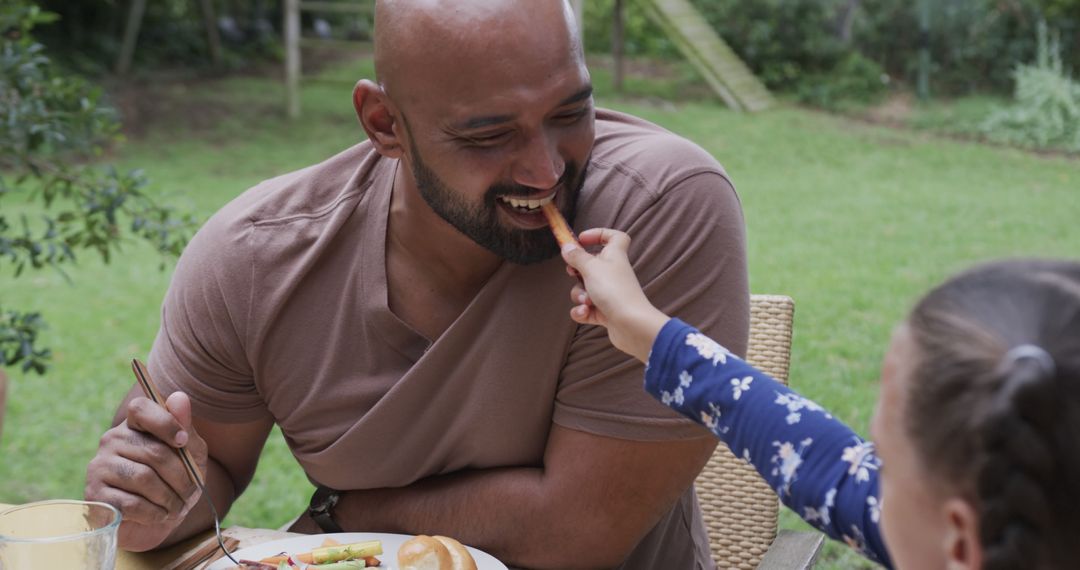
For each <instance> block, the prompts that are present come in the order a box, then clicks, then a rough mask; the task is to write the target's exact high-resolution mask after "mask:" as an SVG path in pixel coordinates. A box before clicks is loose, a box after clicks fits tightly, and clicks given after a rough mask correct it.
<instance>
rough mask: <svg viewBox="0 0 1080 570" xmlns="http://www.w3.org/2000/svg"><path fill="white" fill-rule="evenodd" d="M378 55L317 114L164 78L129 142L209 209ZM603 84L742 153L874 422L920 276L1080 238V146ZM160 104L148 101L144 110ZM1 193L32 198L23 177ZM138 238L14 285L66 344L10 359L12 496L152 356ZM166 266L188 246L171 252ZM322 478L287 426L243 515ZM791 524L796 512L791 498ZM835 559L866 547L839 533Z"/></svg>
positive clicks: (808, 311) (56, 494) (319, 136)
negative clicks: (949, 133) (892, 341)
mask: <svg viewBox="0 0 1080 570" xmlns="http://www.w3.org/2000/svg"><path fill="white" fill-rule="evenodd" d="M360 76H368V77H370V76H371V67H370V63H367V62H361V63H359V64H349V65H341V66H337V67H335V68H334V69H332V70H331V71H328V72H325V73H324V74H323V75H322V78H323V79H326V80H327V81H318V82H310V83H307V84H306V85H305V90H304V108H305V116H304V118H303V120H301V121H297V122H295V123H289V122H286V121H284V120H283V119H282V99H283V95H282V88H281V85H280V83H279V82H278V81H277V79H276V77H271V78H260V77H241V78H233V79H227V80H222V81H216V82H193V83H187V84H174V85H164V86H161V87H158V88H155V89H152V90H149V92H148V94H147V95H146V96H149V97H155V98H158V99H160V100H161V101H165V102H167V103H162V104H161V105H160V108H159V109H158V111H159V113H155V115H160V116H155V119H154V120H153V121H152V122H149V123H146V124H141V125H139V127H140V131H143V134H141V135H140V136H139V137H137V138H133V139H132V140H130V141H128V143H127V144H125V145H123V146H122V147H121V148H119V149H118V151H117V154H116V156H115V157H113V158H114V159H115V160H116V161H117V162H118V163H119V164H120V165H121V166H122V167H141V168H144V169H145V170H146V171H147V173H148V175H149V176H150V177H151V179H152V181H153V182H154V186H155V187H156V188H157V190H158V192H160V194H161V195H162V196H163V197H164V199H166V200H168V201H169V202H171V203H173V204H175V205H177V206H178V207H180V208H182V209H186V210H189V211H193V212H195V213H196V215H197V216H198V217H199V218H200V219H205V218H206V217H207V216H209V215H210V214H211V213H212V212H213V211H215V210H216V209H217V208H218V207H220V206H221V205H222V204H224V203H225V202H227V201H228V200H230V199H231V198H232V197H234V196H235V195H237V194H238V193H240V192H242V191H243V190H244V189H246V188H248V187H250V186H251V185H253V184H255V183H256V182H258V181H260V180H262V179H265V178H268V177H271V176H274V175H276V174H280V173H283V172H286V171H289V170H293V169H296V168H299V167H302V166H305V165H308V164H311V163H313V162H316V161H319V160H321V159H323V158H325V157H327V156H329V155H331V154H333V153H335V152H337V151H338V150H340V149H342V148H344V147H346V146H348V145H350V144H352V143H354V142H356V141H357V140H359V139H360V138H361V137H362V131H361V130H360V129H359V127H358V125H357V123H356V119H355V117H354V116H353V113H352V109H351V104H350V89H351V85H350V83H351V81H353V80H355V79H356V78H357V77H360ZM596 82H597V85H598V86H599V90H598V98H599V102H600V103H601V104H602V105H606V106H611V107H615V108H618V109H621V110H624V111H628V112H630V113H634V114H637V115H640V116H642V117H644V118H647V119H649V120H652V121H655V122H657V123H659V124H661V125H663V126H665V127H667V128H669V129H671V130H673V131H675V132H677V133H680V134H682V135H684V136H686V137H688V138H690V139H692V140H694V141H696V142H698V143H699V144H701V145H702V146H703V147H705V148H706V149H708V150H709V151H710V152H711V153H712V154H713V155H714V156H716V157H717V158H718V159H719V160H720V161H721V162H722V163H723V164H724V165H725V166H726V167H727V168H728V170H729V172H730V173H731V175H732V177H733V178H734V180H735V183H736V186H737V188H738V190H739V193H740V196H741V198H742V203H743V206H744V209H745V215H746V222H747V227H748V229H749V244H750V271H751V285H752V289H753V291H755V292H759V293H782V294H787V295H790V296H792V297H793V298H794V299H795V303H796V315H797V316H796V321H795V322H796V326H795V340H794V356H793V370H792V383H793V384H794V385H795V386H796V387H797V388H798V389H799V390H801V391H803V392H804V393H806V394H807V395H808V396H810V397H812V398H814V399H816V400H818V401H819V402H820V403H822V404H823V405H825V406H826V407H828V408H831V409H832V410H833V412H834V413H835V414H836V415H837V416H839V417H840V418H842V419H844V420H845V421H847V422H849V423H850V424H851V425H852V426H854V427H855V428H856V429H857V430H858V431H860V432H862V433H866V427H867V422H868V418H869V416H870V413H871V411H872V409H873V403H874V400H875V397H876V393H877V387H876V381H877V377H878V370H879V363H880V361H881V357H882V353H883V349H884V347H885V346H886V343H887V341H888V338H889V335H890V331H891V329H892V327H893V326H894V325H895V324H896V323H897V322H898V321H899V319H900V318H901V317H902V316H903V315H904V313H905V312H906V310H907V309H908V307H909V306H910V305H911V304H912V302H913V301H914V300H915V299H916V298H917V296H918V295H919V294H920V292H922V291H924V290H926V289H927V288H928V287H930V286H931V285H933V284H935V283H936V282H938V281H940V280H941V279H943V278H944V277H945V276H947V275H949V274H950V273H953V272H954V271H957V270H959V269H961V268H964V267H966V266H968V265H970V264H972V263H975V262H978V261H980V260H986V259H990V258H995V257H1001V256H1009V255H1043V256H1066V255H1076V252H1078V251H1080V231H1078V230H1077V229H1076V227H1077V226H1076V220H1077V219H1078V218H1080V161H1077V160H1068V159H1064V158H1046V157H1039V156H1034V155H1032V154H1027V153H1024V152H1020V151H1013V150H1007V149H1001V148H991V147H986V146H980V145H977V144H972V143H958V142H954V141H949V140H942V139H937V138H932V137H930V136H928V135H924V134H920V133H918V132H902V131H894V130H889V129H886V128H881V127H873V126H867V125H866V124H864V123H859V122H850V121H847V120H845V119H842V118H838V117H836V116H830V115H825V114H817V113H813V112H808V111H804V110H798V109H794V108H779V109H776V110H773V111H769V112H767V113H763V114H760V115H743V114H736V113H732V112H729V111H727V110H726V109H724V108H723V107H722V106H720V105H719V104H713V103H708V102H702V101H696V102H684V103H676V104H674V105H673V104H669V103H665V104H655V103H653V102H650V101H655V99H652V98H654V97H657V96H664V95H665V94H668V95H670V94H671V93H674V92H675V91H676V90H677V87H675V88H672V89H668V90H664V89H657V88H656V86H650V87H649V90H648V92H647V93H646V94H647V95H648V96H649V98H643V97H627V98H625V99H616V98H613V97H612V96H611V91H610V89H609V88H608V87H606V86H608V85H610V79H609V78H608V77H607V76H606V74H604V73H602V72H597V81H596ZM144 116H145V115H144ZM0 204H2V207H4V208H13V209H15V208H19V204H18V203H16V202H13V201H12V199H11V198H10V197H8V198H7V199H5V201H4V202H2V203H0ZM160 262H161V259H159V258H158V257H157V256H156V254H154V253H152V252H150V251H149V250H148V248H146V247H142V246H141V245H140V244H136V243H132V244H131V245H130V246H128V247H127V248H126V250H125V254H124V255H121V256H118V257H117V258H116V260H115V261H114V263H113V264H112V265H108V266H106V265H103V264H102V263H100V262H99V261H97V260H95V259H93V258H91V257H90V256H88V255H86V256H83V260H82V262H81V263H80V265H79V266H78V267H75V268H72V269H70V270H69V272H70V274H71V276H72V282H70V283H69V282H67V281H65V280H64V279H63V278H62V277H60V276H59V275H58V274H56V273H54V272H51V271H46V272H38V273H33V274H29V275H24V276H23V277H21V278H19V279H13V278H12V277H11V273H10V268H4V272H5V273H4V275H3V276H2V277H0V300H2V302H3V304H4V305H5V306H8V307H16V306H17V307H21V308H25V309H36V310H40V311H41V312H43V313H44V315H45V317H46V318H47V319H48V321H49V322H50V323H51V329H50V331H49V332H48V334H47V337H46V338H45V339H44V340H45V342H46V343H47V344H48V345H49V346H51V347H52V349H53V351H54V354H55V360H54V362H53V365H52V369H51V370H50V371H49V373H48V375H46V376H44V377H37V376H23V375H21V374H19V373H14V372H12V373H11V375H12V386H11V394H10V395H9V407H10V409H9V411H8V417H7V421H6V424H5V429H4V433H3V441H2V442H0V458H2V460H0V502H8V503H18V502H24V501H30V500H36V499H44V498H62V497H80V496H81V495H82V489H83V481H84V474H85V466H86V464H87V462H88V461H89V459H90V458H91V457H92V456H93V454H94V451H95V449H96V447H97V441H98V438H99V436H100V435H101V433H102V432H104V430H105V429H106V428H107V426H108V424H109V421H110V418H111V417H112V413H113V410H114V407H115V405H116V403H117V402H118V401H119V399H120V397H121V396H122V395H123V394H124V392H125V391H126V390H127V389H128V388H129V387H130V385H131V382H132V377H131V372H130V369H129V367H128V362H129V361H130V359H131V358H132V357H133V356H139V357H145V355H146V353H147V351H148V349H149V347H150V344H151V342H152V340H153V335H154V333H155V331H156V328H157V321H158V308H159V303H160V300H161V297H162V295H163V293H164V290H165V288H166V286H167V284H168V280H169V271H168V270H166V271H159V270H158V266H159V264H160ZM166 263H167V265H168V266H171V264H172V261H171V260H166ZM309 491H310V486H309V484H308V482H307V480H306V479H305V478H304V476H303V474H302V473H301V471H300V470H299V468H298V467H297V465H296V463H295V461H294V460H293V459H292V457H291V455H290V454H289V453H288V451H287V449H286V448H285V445H284V443H283V441H282V440H281V438H280V436H278V435H274V436H273V437H272V438H271V441H270V443H269V444H268V446H267V449H266V451H265V452H264V457H263V461H262V462H261V464H260V466H259V470H258V473H257V475H256V478H255V480H254V482H253V483H252V486H251V488H250V489H249V490H248V492H247V493H246V494H245V495H244V496H243V497H242V498H241V500H240V501H239V502H238V503H237V505H236V506H235V508H234V509H233V511H232V513H231V514H230V515H229V518H228V523H230V524H240V525H247V526H275V525H279V524H281V523H283V522H285V521H286V520H288V519H290V518H291V517H292V516H294V515H295V514H297V513H298V512H299V511H300V510H301V508H302V507H303V506H304V505H305V504H306V502H307V499H308V497H309ZM784 524H785V526H798V522H797V521H796V520H795V517H793V516H791V515H790V514H788V515H785V520H784ZM822 567H836V568H853V567H858V562H857V559H856V557H854V556H852V555H848V554H844V553H843V549H841V548H833V549H830V551H829V552H828V553H827V556H826V561H825V562H824V563H823V565H822Z"/></svg>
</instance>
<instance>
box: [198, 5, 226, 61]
mask: <svg viewBox="0 0 1080 570" xmlns="http://www.w3.org/2000/svg"><path fill="white" fill-rule="evenodd" d="M199 8H201V9H202V17H203V27H205V28H206V43H207V45H208V46H209V47H210V61H212V62H213V63H214V65H215V66H216V65H220V64H221V36H219V35H218V31H217V16H215V15H214V2H213V0H199Z"/></svg>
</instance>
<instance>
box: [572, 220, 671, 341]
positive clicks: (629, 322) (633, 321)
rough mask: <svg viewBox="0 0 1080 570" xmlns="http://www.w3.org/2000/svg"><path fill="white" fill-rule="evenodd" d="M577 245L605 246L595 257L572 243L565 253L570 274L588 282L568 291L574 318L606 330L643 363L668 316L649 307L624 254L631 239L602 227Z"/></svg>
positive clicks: (590, 233)
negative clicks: (572, 305)
mask: <svg viewBox="0 0 1080 570" xmlns="http://www.w3.org/2000/svg"><path fill="white" fill-rule="evenodd" d="M578 240H579V241H580V242H581V245H583V246H586V247H588V246H594V245H601V246H603V250H601V251H600V253H598V254H596V255H592V254H590V253H588V252H587V251H585V250H584V249H582V248H579V247H577V246H575V245H573V244H568V245H566V246H564V247H563V249H562V256H563V259H564V260H565V261H566V263H567V264H568V265H569V267H568V268H567V271H568V272H569V273H571V274H572V275H580V276H581V278H582V280H583V281H584V286H582V285H575V286H574V288H573V289H572V290H571V292H570V297H571V300H573V302H574V303H576V305H575V306H574V307H573V308H572V309H570V318H571V319H573V320H574V321H575V322H578V323H581V324H585V325H599V326H602V327H606V328H607V330H608V337H609V338H610V339H611V344H613V345H615V348H617V349H619V350H621V351H623V352H625V353H627V354H629V355H631V356H634V357H635V358H637V359H638V360H640V361H642V362H645V361H646V360H648V358H649V351H650V350H651V349H652V344H653V341H654V340H655V339H656V335H657V334H659V332H660V329H661V328H662V327H663V326H664V323H666V322H667V321H668V316H667V315H665V314H664V313H662V312H660V310H659V309H657V308H656V307H654V306H653V305H652V303H650V302H649V300H648V298H646V297H645V292H644V291H642V290H641V285H640V284H638V280H637V276H636V275H635V274H634V269H633V267H631V266H630V260H629V258H628V257H627V253H626V252H627V250H628V249H629V247H630V236H628V235H626V234H625V233H623V232H620V231H618V230H612V229H607V228H598V229H591V230H588V231H585V232H582V233H581V235H579V236H578Z"/></svg>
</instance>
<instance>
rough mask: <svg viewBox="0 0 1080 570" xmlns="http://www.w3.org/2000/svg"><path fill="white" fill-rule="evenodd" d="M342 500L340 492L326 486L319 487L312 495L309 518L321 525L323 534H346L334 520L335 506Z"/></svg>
mask: <svg viewBox="0 0 1080 570" xmlns="http://www.w3.org/2000/svg"><path fill="white" fill-rule="evenodd" d="M340 498H341V493H340V492H338V491H335V490H333V489H331V488H330V487H327V486H325V485H319V487H318V488H317V489H315V493H314V494H313V495H311V504H310V505H308V516H310V517H311V520H313V521H315V524H317V525H319V528H321V529H322V531H323V532H344V531H342V529H341V525H339V524H338V523H337V521H335V520H334V514H333V509H334V505H336V504H337V502H338V499H340Z"/></svg>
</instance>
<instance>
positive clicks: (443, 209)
mask: <svg viewBox="0 0 1080 570" xmlns="http://www.w3.org/2000/svg"><path fill="white" fill-rule="evenodd" d="M411 146H412V151H413V166H412V173H413V178H415V179H416V187H417V188H418V189H419V190H420V195H421V196H423V197H424V200H425V201H426V202H427V203H428V205H429V206H431V209H432V210H434V211H435V213H436V214H438V215H439V217H441V218H442V219H444V220H446V221H447V222H448V223H449V224H450V225H452V226H454V228H456V229H457V230H458V231H459V232H461V233H463V234H465V235H466V236H468V237H469V239H471V240H473V241H474V242H476V243H478V244H480V245H481V246H483V247H485V248H487V249H488V250H490V251H491V252H493V253H494V254H495V255H498V256H499V257H502V258H503V259H506V260H507V261H509V262H511V263H517V264H521V265H527V264H530V263H537V262H540V261H544V260H545V259H550V258H552V257H554V256H556V255H558V253H559V245H558V243H556V241H555V236H554V235H552V233H551V231H550V230H548V229H547V228H540V229H536V230H521V229H518V228H508V227H505V226H504V225H502V224H500V223H499V217H498V208H499V206H498V205H497V204H496V199H497V198H498V197H499V196H505V195H509V196H522V197H524V196H526V195H528V194H531V193H535V192H536V189H535V188H529V187H527V186H521V185H517V184H496V185H494V186H492V187H490V188H488V190H487V192H485V193H484V200H483V202H482V203H481V204H480V205H479V206H477V205H474V204H470V203H468V202H466V201H465V200H463V199H462V198H461V196H460V195H458V194H457V193H456V192H454V190H453V189H451V188H450V187H449V186H447V185H446V184H445V183H444V182H443V181H442V180H441V179H440V178H439V176H438V175H437V174H435V172H434V171H432V170H431V169H430V168H428V167H427V165H425V164H424V161H423V159H421V158H420V153H418V152H417V149H416V146H415V145H411ZM584 184H585V176H584V173H581V174H579V170H578V166H577V163H574V162H567V163H566V170H565V171H564V172H563V175H562V177H561V178H560V179H559V183H558V186H559V190H558V193H559V194H560V195H562V200H561V201H562V202H563V204H565V210H563V211H562V213H563V216H564V217H566V221H567V223H569V224H570V225H573V223H574V217H575V214H576V213H577V196H578V193H579V191H580V190H581V187H582V186H583V185H584Z"/></svg>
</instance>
